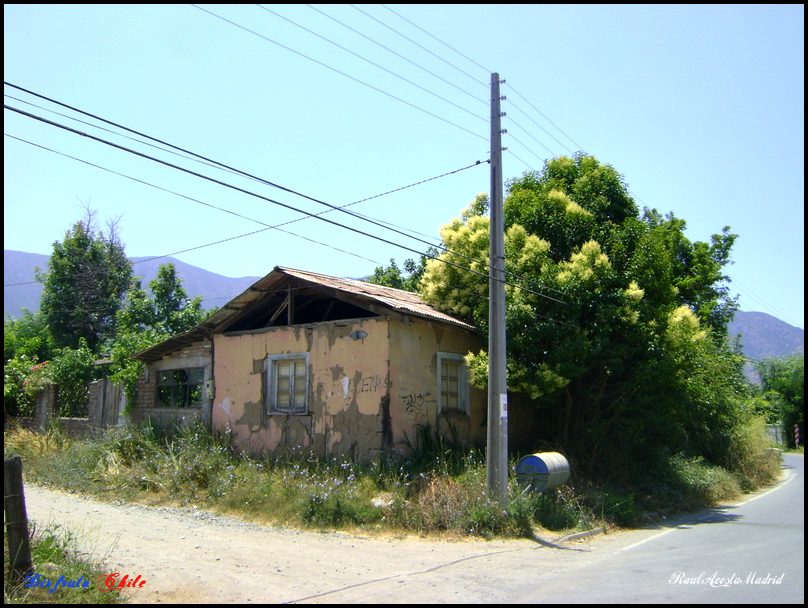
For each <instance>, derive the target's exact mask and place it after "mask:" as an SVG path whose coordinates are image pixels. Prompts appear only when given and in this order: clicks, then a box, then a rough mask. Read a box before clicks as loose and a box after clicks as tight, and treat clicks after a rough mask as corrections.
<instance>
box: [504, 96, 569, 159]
mask: <svg viewBox="0 0 808 608" xmlns="http://www.w3.org/2000/svg"><path fill="white" fill-rule="evenodd" d="M510 104H511V106H513V108H514V109H515V110H516V111H518V112H520V113H521V114H522V115H523V116H525V117H526V118H527V119H528V120H529V121H530V122H532V123H533V124H534V125H536V126H537V127H539V129H541V130H542V131H544V132H545V133H547V135H549V136H550V137H551V138H552V139H553V141H555V142H556V143H557V144H558V145H559V146H561V147H562V148H564V149H565V150H566V151H567V152H569V153H570V154H575V152H574V151H573V150H572V149H571V148H570V147H569V146H567V145H566V144H564V143H563V142H561V141H559V139H558V138H557V137H556V136H555V135H553V134H552V133H550V131H548V130H547V129H545V128H544V127H543V126H541V125H540V124H539V123H538V122H536V121H535V120H534V119H533V117H532V116H531V115H530V114H528V113H527V112H525V111H524V110H523V109H522V108H520V107H519V106H518V105H516V104H515V103H514V102H513V101H511V102H510ZM511 120H513V119H511ZM514 124H516V121H514ZM520 128H522V129H523V130H525V131H526V132H527V130H526V129H524V127H520ZM531 137H532V136H531ZM534 139H535V138H534ZM536 141H538V140H536ZM542 145H544V144H542Z"/></svg>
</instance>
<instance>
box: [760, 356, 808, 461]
mask: <svg viewBox="0 0 808 608" xmlns="http://www.w3.org/2000/svg"><path fill="white" fill-rule="evenodd" d="M756 368H757V371H758V373H759V374H760V380H761V383H762V385H763V390H764V394H765V395H766V397H767V399H768V400H769V401H770V402H772V403H773V404H774V406H775V412H776V414H777V418H779V421H780V422H781V424H782V425H783V430H784V431H785V436H786V440H787V443H788V445H789V446H790V447H794V425H799V427H800V429H802V430H803V432H804V429H805V355H791V356H789V357H780V358H773V359H766V360H764V361H761V362H760V363H758V364H757V365H756Z"/></svg>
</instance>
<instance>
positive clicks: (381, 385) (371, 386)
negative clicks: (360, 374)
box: [357, 375, 390, 393]
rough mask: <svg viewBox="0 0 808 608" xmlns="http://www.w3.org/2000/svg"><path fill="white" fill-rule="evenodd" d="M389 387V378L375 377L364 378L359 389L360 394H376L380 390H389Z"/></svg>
mask: <svg viewBox="0 0 808 608" xmlns="http://www.w3.org/2000/svg"><path fill="white" fill-rule="evenodd" d="M389 385H390V380H389V379H388V378H382V377H381V376H379V375H375V376H365V377H364V378H362V382H361V384H360V385H359V386H358V387H357V388H358V391H359V392H360V393H375V392H377V391H378V390H379V389H382V390H387V387H388V386H389Z"/></svg>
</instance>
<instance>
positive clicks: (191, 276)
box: [3, 250, 271, 318]
mask: <svg viewBox="0 0 808 608" xmlns="http://www.w3.org/2000/svg"><path fill="white" fill-rule="evenodd" d="M48 258H49V256H47V255H41V254H37V253H24V252H22V251H10V250H4V251H3V272H4V279H3V285H4V287H3V315H4V318H5V317H6V316H8V315H11V316H12V317H15V318H17V317H20V316H21V315H22V309H23V308H25V309H28V310H30V311H32V312H33V311H36V310H39V299H40V298H41V297H42V285H41V284H40V283H37V282H35V273H34V268H35V267H37V266H38V267H39V269H40V270H42V271H46V270H47V269H48ZM148 259H149V258H132V261H133V262H140V263H136V264H135V266H134V271H135V275H137V276H139V277H141V279H142V280H141V282H142V284H143V286H144V287H146V288H148V284H149V281H151V280H152V279H154V278H155V277H156V276H157V270H158V268H160V265H161V264H167V263H169V262H171V263H173V264H174V267H175V268H176V269H177V274H178V275H179V277H180V278H181V279H182V285H183V287H184V288H185V291H186V292H187V293H188V295H189V296H190V297H192V298H193V297H196V296H198V295H199V296H202V306H203V307H204V308H213V307H214V306H222V305H223V304H226V303H227V302H228V301H229V300H231V299H232V298H233V297H235V296H237V295H238V294H240V293H241V292H242V291H244V290H245V289H247V288H248V287H249V286H250V285H252V284H253V283H255V282H256V281H257V280H258V279H259V278H260V277H239V278H231V277H225V276H222V275H220V274H216V273H214V272H209V271H207V270H203V269H202V268H198V267H196V266H191V265H190V264H186V263H185V262H181V261H180V260H177V259H174V258H160V259H157V260H151V261H149V262H142V260H148ZM269 270H271V269H267V272H269ZM20 283H22V285H20ZM6 285H10V286H9V287H6Z"/></svg>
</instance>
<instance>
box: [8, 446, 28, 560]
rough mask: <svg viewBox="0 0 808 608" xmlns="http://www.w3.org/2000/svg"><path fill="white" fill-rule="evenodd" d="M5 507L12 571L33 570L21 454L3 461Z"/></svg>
mask: <svg viewBox="0 0 808 608" xmlns="http://www.w3.org/2000/svg"><path fill="white" fill-rule="evenodd" d="M3 507H4V509H5V516H6V522H5V523H6V536H7V537H8V554H9V564H10V567H11V571H12V573H13V574H15V575H20V574H25V573H27V572H30V571H31V568H32V563H31V544H30V542H29V540H28V514H27V512H26V510H25V492H24V490H23V485H22V460H21V459H20V457H19V456H12V457H11V458H7V459H6V460H5V462H4V463H3Z"/></svg>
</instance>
